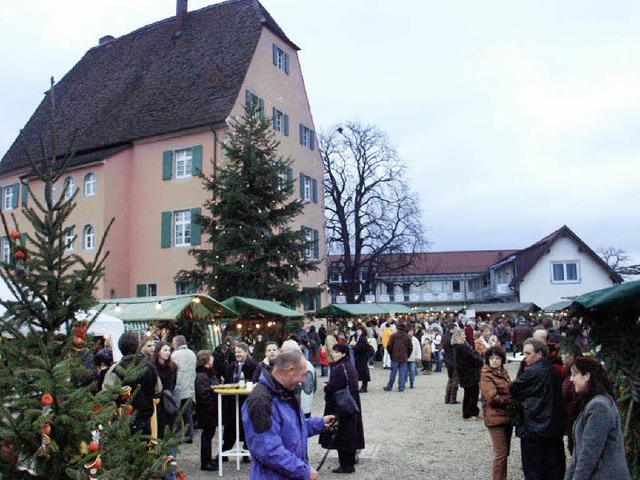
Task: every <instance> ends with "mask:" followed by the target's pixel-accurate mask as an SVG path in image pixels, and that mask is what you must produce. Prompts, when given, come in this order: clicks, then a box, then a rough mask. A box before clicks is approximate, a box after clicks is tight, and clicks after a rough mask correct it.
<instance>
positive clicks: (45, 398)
mask: <svg viewBox="0 0 640 480" xmlns="http://www.w3.org/2000/svg"><path fill="white" fill-rule="evenodd" d="M49 405H53V397H52V396H51V395H50V394H48V393H45V394H44V395H42V406H43V407H48V406H49Z"/></svg>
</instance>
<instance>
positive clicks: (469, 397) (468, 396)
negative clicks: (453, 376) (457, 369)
mask: <svg viewBox="0 0 640 480" xmlns="http://www.w3.org/2000/svg"><path fill="white" fill-rule="evenodd" d="M463 388H464V397H463V399H462V418H471V417H477V416H478V415H480V409H479V408H478V395H479V394H480V385H479V384H477V383H476V384H475V385H471V386H470V387H463Z"/></svg>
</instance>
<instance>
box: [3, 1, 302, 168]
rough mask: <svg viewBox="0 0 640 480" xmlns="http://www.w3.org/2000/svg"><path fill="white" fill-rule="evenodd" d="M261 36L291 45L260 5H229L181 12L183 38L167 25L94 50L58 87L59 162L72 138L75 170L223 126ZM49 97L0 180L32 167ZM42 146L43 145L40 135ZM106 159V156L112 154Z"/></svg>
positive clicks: (12, 149) (11, 152) (171, 20)
mask: <svg viewBox="0 0 640 480" xmlns="http://www.w3.org/2000/svg"><path fill="white" fill-rule="evenodd" d="M263 27H266V28H268V29H269V30H271V31H272V32H273V33H274V34H275V35H277V36H279V37H280V38H281V39H282V41H283V42H286V43H287V44H289V45H290V46H291V47H292V48H294V49H296V50H297V49H298V47H297V46H296V45H295V44H293V42H291V40H289V39H288V38H287V36H286V35H285V34H284V32H283V31H282V29H281V28H280V27H279V26H278V24H277V23H276V22H275V21H274V20H273V18H272V17H271V15H269V13H268V12H267V11H266V10H265V9H264V7H262V5H261V4H260V3H259V2H258V1H257V0H228V1H226V2H223V3H218V4H216V5H211V6H209V7H205V8H202V9H200V10H195V11H193V12H188V13H187V15H186V18H185V19H184V23H183V26H182V32H181V33H180V34H179V35H178V34H176V19H175V17H172V18H168V19H165V20H162V21H159V22H156V23H153V24H151V25H147V26H146V27H142V28H140V29H138V30H135V31H133V32H131V33H129V34H127V35H123V36H122V37H119V38H117V39H114V40H112V41H110V42H107V43H105V44H102V45H98V46H96V47H93V48H91V49H90V50H89V51H88V52H87V53H86V54H85V55H84V57H83V58H82V59H81V60H80V61H79V62H78V63H77V64H76V65H75V66H74V67H73V68H72V69H71V70H70V71H69V72H68V73H67V74H66V75H65V76H64V77H63V78H62V80H60V82H59V83H58V84H57V85H56V87H55V101H56V120H57V124H56V126H57V135H58V145H59V147H58V154H64V153H66V151H67V149H68V148H69V146H70V142H71V138H72V136H73V132H74V130H75V129H76V128H77V129H78V135H77V139H78V141H77V144H76V146H75V150H76V152H77V155H76V158H75V160H74V162H73V163H72V165H78V164H84V163H88V162H89V160H87V157H85V154H86V152H89V151H91V153H92V155H91V156H92V158H91V160H90V161H95V160H96V157H100V154H101V153H102V154H103V155H102V157H101V158H97V159H98V160H100V159H103V158H106V157H107V156H108V154H107V153H108V152H103V150H105V149H111V148H114V147H120V148H122V146H125V147H126V146H128V145H130V144H131V142H132V141H134V140H137V139H142V138H147V137H152V136H156V135H162V134H169V133H174V132H179V131H183V130H187V129H193V128H198V127H203V126H211V125H217V124H222V123H223V122H224V121H225V119H226V118H227V117H228V116H229V114H230V112H231V109H232V108H233V106H234V102H235V100H236V98H238V95H239V91H240V87H241V85H242V82H243V81H244V78H245V75H246V72H247V69H248V67H249V63H250V62H251V59H252V57H253V54H254V51H255V48H256V45H257V43H258V40H259V38H260V34H261V32H262V29H263ZM50 95H51V94H50V92H47V94H46V95H45V98H44V99H43V100H42V102H41V104H40V105H39V106H38V108H37V109H36V111H35V113H34V114H33V115H32V117H31V118H30V119H29V121H28V122H27V124H26V125H25V127H24V129H23V131H22V133H21V134H20V135H19V136H18V138H17V139H16V140H15V141H14V143H13V144H12V146H11V147H10V148H9V150H8V151H7V153H6V154H5V155H4V157H3V159H2V162H0V174H4V173H6V172H9V171H12V170H15V169H18V168H22V167H25V166H27V165H28V163H27V160H26V157H25V156H24V152H23V141H22V140H21V138H20V137H23V139H24V144H26V145H27V146H28V148H29V150H30V151H31V152H32V155H34V157H35V159H39V155H38V154H37V152H39V150H38V143H37V142H38V139H39V134H40V130H41V128H42V127H44V128H45V129H44V130H43V131H44V132H47V131H48V129H47V128H46V127H47V126H48V125H49V124H50V120H51V99H50ZM45 138H47V137H46V136H45ZM111 154H112V153H111Z"/></svg>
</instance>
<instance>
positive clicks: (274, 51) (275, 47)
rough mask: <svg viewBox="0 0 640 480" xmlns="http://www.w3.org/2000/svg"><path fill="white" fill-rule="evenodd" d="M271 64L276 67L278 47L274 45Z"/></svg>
mask: <svg viewBox="0 0 640 480" xmlns="http://www.w3.org/2000/svg"><path fill="white" fill-rule="evenodd" d="M273 64H274V65H275V66H276V67H277V66H278V47H277V46H276V44H275V43H274V44H273Z"/></svg>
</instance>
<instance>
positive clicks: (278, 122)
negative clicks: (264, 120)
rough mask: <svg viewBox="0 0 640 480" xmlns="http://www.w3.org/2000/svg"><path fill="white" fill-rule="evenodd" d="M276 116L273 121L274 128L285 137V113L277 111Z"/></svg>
mask: <svg viewBox="0 0 640 480" xmlns="http://www.w3.org/2000/svg"><path fill="white" fill-rule="evenodd" d="M275 112H276V115H275V117H274V119H273V126H274V127H275V131H276V132H278V133H281V134H282V135H284V112H282V111H280V110H278V109H277V108H276V110H275Z"/></svg>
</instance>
